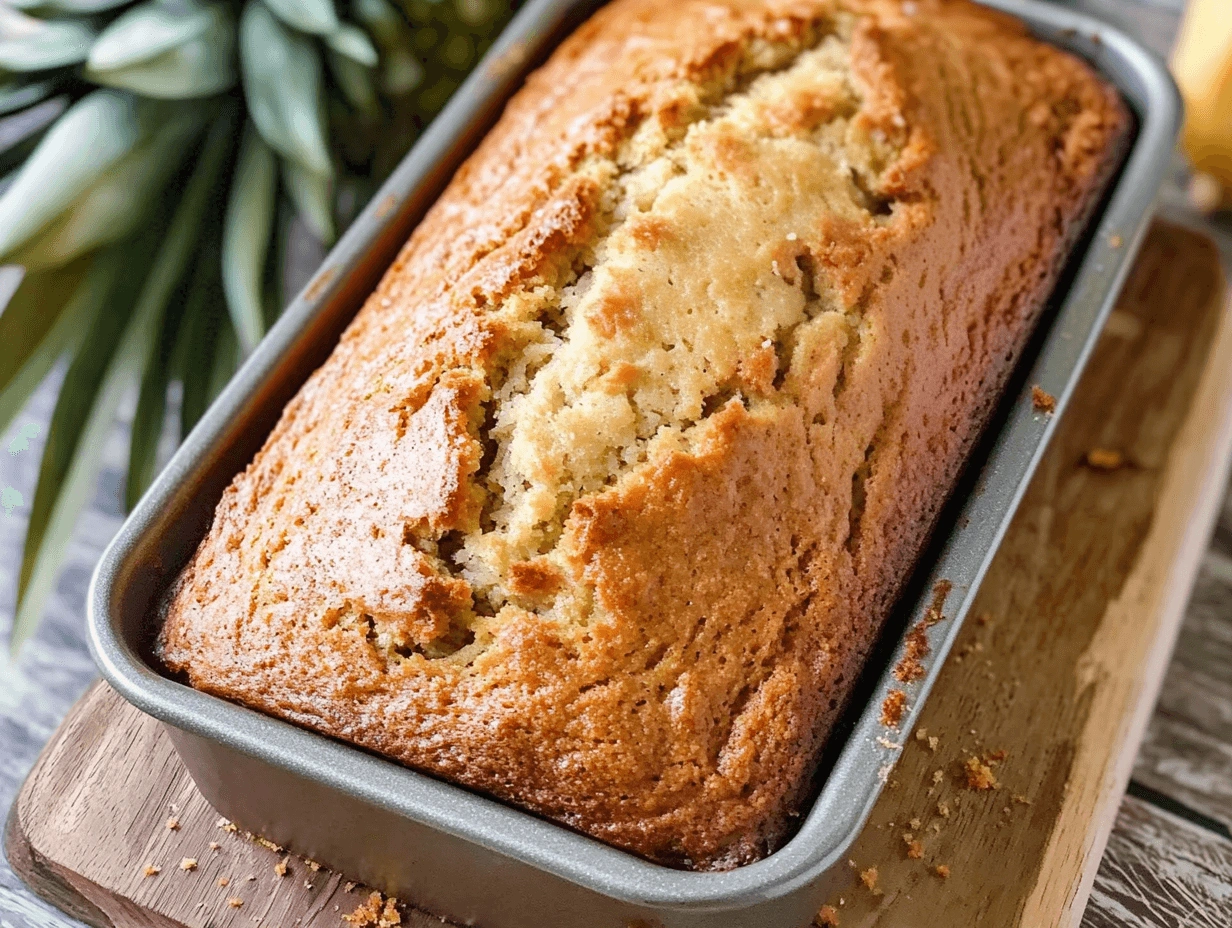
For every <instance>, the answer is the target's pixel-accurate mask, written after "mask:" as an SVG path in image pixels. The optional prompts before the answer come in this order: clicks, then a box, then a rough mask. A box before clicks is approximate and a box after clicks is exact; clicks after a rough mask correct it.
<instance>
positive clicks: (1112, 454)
mask: <svg viewBox="0 0 1232 928" xmlns="http://www.w3.org/2000/svg"><path fill="white" fill-rule="evenodd" d="M1082 461H1083V463H1084V464H1086V466H1087V467H1089V468H1091V470H1098V471H1103V472H1105V473H1109V472H1111V471H1114V470H1120V469H1121V468H1122V467H1124V466H1125V455H1123V454H1121V452H1119V451H1114V450H1113V449H1111V448H1092V449H1091V450H1090V451H1088V452H1087V453H1086V457H1084V458H1083V459H1082Z"/></svg>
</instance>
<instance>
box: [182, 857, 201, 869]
mask: <svg viewBox="0 0 1232 928" xmlns="http://www.w3.org/2000/svg"><path fill="white" fill-rule="evenodd" d="M180 869H181V870H190V871H191V870H196V869H197V858H195V857H185V858H184V859H183V860H181V861H180Z"/></svg>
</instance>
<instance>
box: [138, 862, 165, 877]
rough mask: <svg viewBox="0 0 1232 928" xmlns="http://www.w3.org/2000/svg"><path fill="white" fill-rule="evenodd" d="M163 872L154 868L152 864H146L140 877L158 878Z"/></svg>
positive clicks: (158, 868) (161, 869)
mask: <svg viewBox="0 0 1232 928" xmlns="http://www.w3.org/2000/svg"><path fill="white" fill-rule="evenodd" d="M162 872H163V868H162V867H156V866H155V865H154V864H146V865H145V869H144V870H142V871H141V875H142V876H158V875H159V874H160V873H162Z"/></svg>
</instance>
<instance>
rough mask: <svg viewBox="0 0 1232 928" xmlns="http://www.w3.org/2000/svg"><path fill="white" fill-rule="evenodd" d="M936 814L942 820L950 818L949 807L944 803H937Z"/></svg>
mask: <svg viewBox="0 0 1232 928" xmlns="http://www.w3.org/2000/svg"><path fill="white" fill-rule="evenodd" d="M937 814H938V815H940V816H941V817H942V818H949V817H950V807H949V806H948V805H947V804H946V803H944V802H939V803H937Z"/></svg>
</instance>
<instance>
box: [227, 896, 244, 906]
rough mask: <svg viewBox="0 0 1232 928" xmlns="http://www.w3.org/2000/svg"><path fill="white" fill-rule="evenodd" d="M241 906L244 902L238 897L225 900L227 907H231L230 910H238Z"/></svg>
mask: <svg viewBox="0 0 1232 928" xmlns="http://www.w3.org/2000/svg"><path fill="white" fill-rule="evenodd" d="M243 904H244V900H243V899H241V898H240V897H239V896H232V897H231V898H230V899H228V900H227V905H229V906H231V908H233V909H238V908H240V907H241V906H242V905H243Z"/></svg>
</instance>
